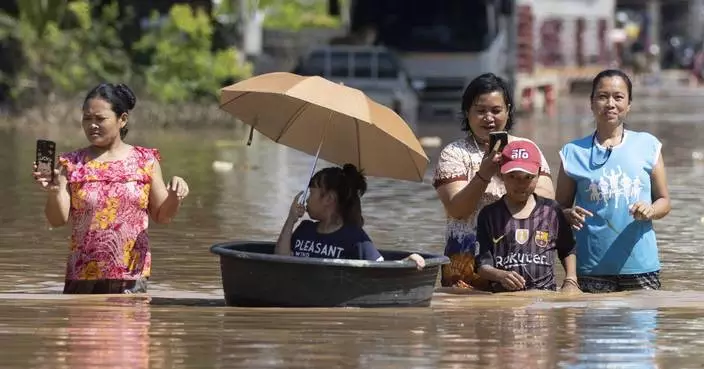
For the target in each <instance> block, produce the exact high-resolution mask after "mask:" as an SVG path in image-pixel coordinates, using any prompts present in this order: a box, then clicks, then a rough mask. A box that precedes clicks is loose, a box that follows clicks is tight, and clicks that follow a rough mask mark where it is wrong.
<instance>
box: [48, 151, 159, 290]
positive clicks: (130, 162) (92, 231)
mask: <svg viewBox="0 0 704 369" xmlns="http://www.w3.org/2000/svg"><path fill="white" fill-rule="evenodd" d="M160 160H161V157H160V155H159V151H158V150H157V149H148V148H144V147H137V146H135V147H133V148H132V150H131V151H130V153H129V155H128V156H127V157H126V158H125V159H122V160H116V161H110V162H102V161H98V160H91V159H90V157H89V155H88V150H87V149H81V150H77V151H73V152H70V153H67V154H64V155H61V156H60V158H59V163H60V164H61V165H62V166H64V167H65V168H66V170H67V176H68V183H69V188H70V193H71V210H70V216H69V217H70V221H71V224H72V234H71V252H70V255H69V257H68V265H67V267H66V280H70V281H76V280H128V281H129V280H138V279H142V278H146V277H149V275H150V273H151V252H150V250H149V238H148V236H147V226H148V225H149V211H148V206H149V192H150V189H151V182H152V171H153V169H154V164H155V163H156V162H157V161H160Z"/></svg>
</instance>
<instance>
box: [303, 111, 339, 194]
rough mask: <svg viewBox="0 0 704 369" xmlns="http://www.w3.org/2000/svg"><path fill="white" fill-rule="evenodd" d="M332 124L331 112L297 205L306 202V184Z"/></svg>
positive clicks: (316, 163)
mask: <svg viewBox="0 0 704 369" xmlns="http://www.w3.org/2000/svg"><path fill="white" fill-rule="evenodd" d="M331 122H332V112H330V118H329V119H328V124H326V125H325V128H324V129H323V136H322V137H321V138H320V143H319V144H318V151H317V152H316V153H315V160H313V167H312V168H311V169H310V175H309V176H308V181H307V182H306V186H305V189H304V190H303V195H302V196H301V197H300V198H299V199H298V203H299V204H301V205H303V204H305V202H306V197H308V184H309V183H310V179H311V178H313V175H315V167H316V166H317V165H318V158H319V157H320V149H321V148H322V147H323V142H325V136H326V135H327V134H328V127H329V126H330V124H331Z"/></svg>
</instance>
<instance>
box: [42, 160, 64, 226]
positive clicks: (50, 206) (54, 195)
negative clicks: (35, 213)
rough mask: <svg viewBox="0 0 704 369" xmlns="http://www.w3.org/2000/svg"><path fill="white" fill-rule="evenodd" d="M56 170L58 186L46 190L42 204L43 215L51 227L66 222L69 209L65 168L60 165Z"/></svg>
mask: <svg viewBox="0 0 704 369" xmlns="http://www.w3.org/2000/svg"><path fill="white" fill-rule="evenodd" d="M57 172H58V173H57V181H58V188H57V189H56V190H47V192H48V193H47V198H46V204H45V205H44V215H45V216H46V219H47V220H48V221H49V224H51V226H52V227H61V226H62V225H64V224H66V223H67V222H68V216H69V212H70V210H71V193H70V189H69V187H68V177H67V172H66V168H64V167H62V168H61V170H60V171H57Z"/></svg>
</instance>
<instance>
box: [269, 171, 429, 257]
mask: <svg viewBox="0 0 704 369" xmlns="http://www.w3.org/2000/svg"><path fill="white" fill-rule="evenodd" d="M308 188H309V190H310V197H309V198H308V201H307V206H306V207H304V206H303V205H301V204H299V202H298V200H299V198H300V197H301V195H302V194H303V193H302V192H299V193H298V195H296V197H295V198H294V199H293V204H291V210H290V211H289V214H288V218H287V219H286V222H285V223H284V226H283V228H282V229H281V234H279V239H278V240H277V242H276V250H275V252H276V254H279V255H293V256H302V257H313V258H329V259H358V260H369V261H383V260H384V257H383V256H381V254H380V253H379V251H378V250H377V249H376V247H374V244H373V243H372V240H371V239H370V238H369V236H368V235H367V233H366V232H364V229H362V227H363V226H364V219H363V218H362V204H361V200H360V198H361V197H362V195H364V193H365V192H366V190H367V181H366V179H365V178H364V175H363V174H362V172H361V171H359V170H357V168H356V167H355V166H354V165H352V164H345V165H344V166H343V167H342V168H340V167H330V168H324V169H321V170H319V171H318V172H317V173H315V175H314V176H313V178H311V180H310V184H309V185H308ZM306 211H307V212H308V215H309V216H310V218H311V219H313V220H304V221H303V222H301V224H300V225H299V226H298V227H296V230H295V231H294V229H293V227H294V226H295V225H296V223H297V222H298V220H299V219H300V218H301V217H302V216H303V214H305V213H306ZM404 260H413V261H414V262H415V263H416V266H417V267H418V269H422V268H423V267H424V266H425V260H424V259H423V257H422V256H420V255H418V254H412V255H410V256H408V257H407V258H406V259H404Z"/></svg>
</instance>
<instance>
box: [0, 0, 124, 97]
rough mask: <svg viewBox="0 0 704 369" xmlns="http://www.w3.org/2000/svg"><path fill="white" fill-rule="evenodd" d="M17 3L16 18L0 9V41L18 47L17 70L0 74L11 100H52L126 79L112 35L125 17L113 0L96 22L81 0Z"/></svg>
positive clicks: (118, 44) (119, 46) (121, 54)
mask: <svg viewBox="0 0 704 369" xmlns="http://www.w3.org/2000/svg"><path fill="white" fill-rule="evenodd" d="M18 6H19V16H18V17H17V18H14V17H11V16H9V15H7V14H4V13H0V39H3V40H7V39H12V40H14V41H15V43H16V44H17V45H18V49H19V55H17V58H18V59H19V60H18V61H17V62H16V63H15V64H17V65H19V68H18V70H16V71H15V73H13V74H12V75H2V79H3V80H4V81H5V82H7V83H9V85H10V86H11V95H12V96H13V97H14V98H15V99H16V100H17V99H23V98H26V100H27V101H28V102H30V103H32V102H36V101H37V100H42V99H45V98H49V99H50V100H53V98H54V96H55V95H56V94H66V95H72V94H75V93H76V92H78V91H82V90H84V89H86V88H87V87H88V86H90V85H92V84H95V83H97V82H100V81H116V80H126V79H129V78H130V76H131V68H130V60H129V56H128V55H127V53H126V52H125V50H124V47H123V45H122V42H121V41H120V38H119V35H118V32H119V30H120V28H121V26H122V24H123V23H122V21H124V18H125V15H122V16H121V14H119V10H118V7H117V2H113V3H112V4H110V5H107V6H104V7H103V8H102V9H100V10H101V11H100V14H101V16H100V18H99V19H97V20H96V21H94V20H93V18H92V16H91V11H92V10H93V9H92V8H91V5H90V3H89V2H88V1H87V0H76V1H71V2H67V1H65V0H23V1H20V2H19V4H18Z"/></svg>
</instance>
